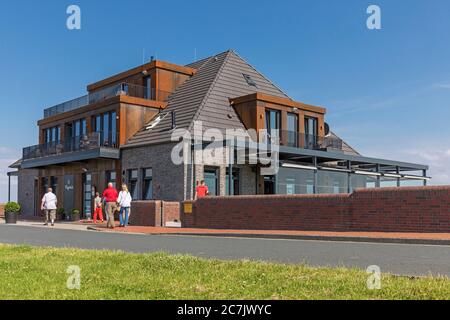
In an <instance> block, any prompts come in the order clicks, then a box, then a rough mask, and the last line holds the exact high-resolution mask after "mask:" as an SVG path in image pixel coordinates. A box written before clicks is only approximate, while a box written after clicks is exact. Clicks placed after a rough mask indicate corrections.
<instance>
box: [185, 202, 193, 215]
mask: <svg viewBox="0 0 450 320" xmlns="http://www.w3.org/2000/svg"><path fill="white" fill-rule="evenodd" d="M184 213H192V203H185V204H184Z"/></svg>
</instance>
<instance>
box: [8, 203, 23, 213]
mask: <svg viewBox="0 0 450 320" xmlns="http://www.w3.org/2000/svg"><path fill="white" fill-rule="evenodd" d="M5 212H7V213H19V212H20V204H18V203H17V202H8V203H7V204H5Z"/></svg>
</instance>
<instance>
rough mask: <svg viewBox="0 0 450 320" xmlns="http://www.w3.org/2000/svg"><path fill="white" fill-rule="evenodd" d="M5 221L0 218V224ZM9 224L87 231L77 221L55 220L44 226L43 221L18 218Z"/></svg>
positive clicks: (86, 227) (85, 226)
mask: <svg viewBox="0 0 450 320" xmlns="http://www.w3.org/2000/svg"><path fill="white" fill-rule="evenodd" d="M4 223H5V221H4V220H3V219H0V224H4ZM10 226H25V227H35V228H48V229H59V230H79V231H88V225H86V224H83V223H79V222H66V221H63V222H60V221H58V222H56V223H55V225H54V226H53V227H52V226H50V224H49V225H48V226H44V222H43V221H37V220H31V221H24V220H19V221H17V224H10Z"/></svg>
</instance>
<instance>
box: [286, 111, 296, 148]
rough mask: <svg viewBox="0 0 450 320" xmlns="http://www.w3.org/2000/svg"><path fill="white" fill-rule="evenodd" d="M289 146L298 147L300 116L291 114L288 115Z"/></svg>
mask: <svg viewBox="0 0 450 320" xmlns="http://www.w3.org/2000/svg"><path fill="white" fill-rule="evenodd" d="M287 130H288V131H287V145H288V146H289V147H297V146H298V115H297V114H296V113H292V112H289V113H288V114H287Z"/></svg>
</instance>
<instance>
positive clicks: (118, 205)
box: [94, 182, 133, 229]
mask: <svg viewBox="0 0 450 320" xmlns="http://www.w3.org/2000/svg"><path fill="white" fill-rule="evenodd" d="M131 201H133V199H132V197H131V194H130V192H129V191H128V187H127V185H126V184H123V185H122V191H120V192H117V190H116V188H114V185H113V184H112V183H111V182H110V183H108V188H106V190H105V191H103V200H102V198H101V197H100V194H99V193H98V192H97V194H96V197H95V201H94V202H95V212H94V223H97V216H98V215H99V216H100V219H101V220H102V222H103V215H102V211H103V202H104V203H105V212H106V219H107V223H106V227H107V228H110V229H114V227H115V221H114V213H115V212H116V211H119V220H120V225H119V226H120V227H126V226H127V225H128V220H129V218H130V208H131Z"/></svg>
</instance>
